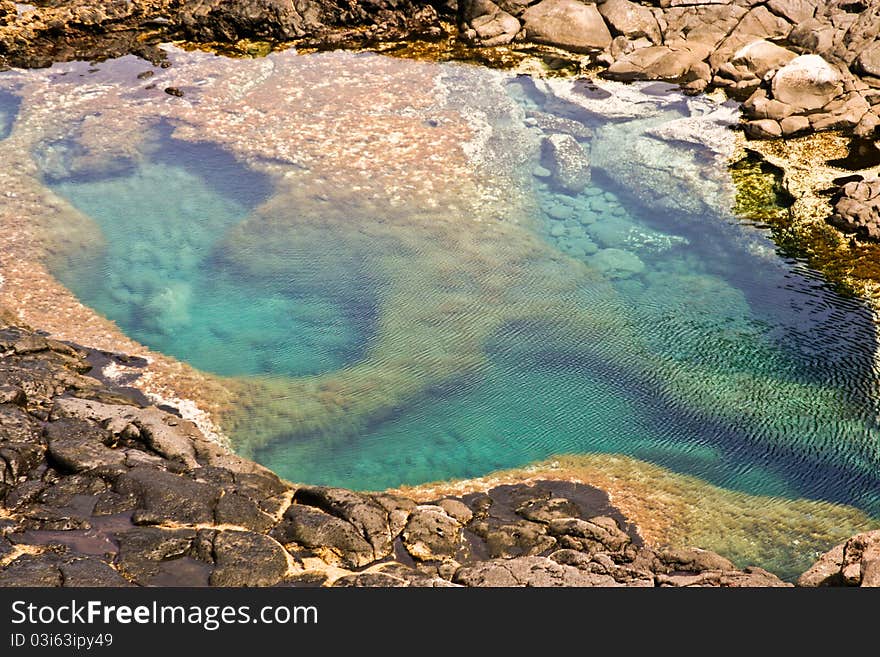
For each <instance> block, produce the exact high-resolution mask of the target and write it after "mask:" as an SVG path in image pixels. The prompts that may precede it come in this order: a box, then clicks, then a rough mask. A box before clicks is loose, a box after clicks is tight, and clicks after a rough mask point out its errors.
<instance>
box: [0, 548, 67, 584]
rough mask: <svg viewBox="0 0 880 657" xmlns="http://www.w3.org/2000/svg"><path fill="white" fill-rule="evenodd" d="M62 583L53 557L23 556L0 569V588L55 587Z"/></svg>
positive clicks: (55, 558)
mask: <svg viewBox="0 0 880 657" xmlns="http://www.w3.org/2000/svg"><path fill="white" fill-rule="evenodd" d="M62 581H63V580H62V575H61V571H60V570H59V569H58V565H57V557H55V556H54V555H49V556H44V555H36V554H23V555H21V556H20V557H18V558H16V559H15V560H14V561H12V562H11V563H10V564H8V565H7V566H5V567H3V568H0V587H16V588H18V587H26V586H36V587H56V586H61V583H62Z"/></svg>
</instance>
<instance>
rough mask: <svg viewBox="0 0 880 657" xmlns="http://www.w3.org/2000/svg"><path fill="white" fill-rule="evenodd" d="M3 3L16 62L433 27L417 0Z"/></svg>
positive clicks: (1, 47) (7, 43)
mask: <svg viewBox="0 0 880 657" xmlns="http://www.w3.org/2000/svg"><path fill="white" fill-rule="evenodd" d="M9 4H12V3H3V4H2V5H0V65H2V64H4V63H5V64H7V65H12V66H24V67H36V66H48V65H50V64H51V63H52V62H53V61H59V60H70V59H95V60H100V59H104V58H107V57H114V56H120V55H124V54H127V53H134V54H137V55H141V56H143V57H146V58H148V59H151V60H154V61H155V60H159V59H162V57H163V55H162V52H161V51H160V50H159V49H158V48H157V47H156V46H157V45H158V44H159V43H161V42H162V41H170V40H175V39H189V40H193V41H197V42H221V43H230V44H231V43H235V42H236V41H238V40H240V39H252V40H259V41H269V42H284V41H290V40H302V41H305V42H308V43H310V44H314V45H335V44H350V45H354V44H362V43H369V42H373V41H376V40H380V39H400V38H404V37H408V36H413V35H426V36H431V35H435V36H436V35H438V34H440V32H441V27H440V21H439V19H440V17H439V15H438V12H437V9H435V7H434V6H433V5H432V4H430V3H422V2H418V1H417V0H371V1H370V2H363V3H351V2H345V1H343V0H183V1H178V0H109V1H108V2H101V3H95V2H89V1H87V0H60V1H55V2H38V3H36V4H37V5H38V6H37V7H35V9H34V10H33V11H28V12H23V13H21V14H16V12H15V8H14V6H13V8H12V10H11V11H10V10H9V8H8V5H9ZM437 5H438V6H440V7H441V8H442V3H440V2H438V3H437Z"/></svg>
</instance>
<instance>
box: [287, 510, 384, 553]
mask: <svg viewBox="0 0 880 657" xmlns="http://www.w3.org/2000/svg"><path fill="white" fill-rule="evenodd" d="M271 536H272V537H273V538H275V539H276V540H278V541H280V542H281V543H284V544H287V543H299V544H301V545H304V546H305V547H307V548H312V549H327V550H329V551H331V552H332V553H333V554H334V555H336V556H337V557H338V558H339V559H340V561H341V562H342V563H343V564H345V565H346V566H348V567H350V568H360V567H362V566H366V565H367V564H369V563H371V562H373V561H375V559H376V556H375V553H374V552H373V546H372V545H370V544H369V543H368V542H367V539H365V538H364V537H363V535H362V534H361V533H360V532H359V531H358V530H357V529H356V528H355V527H354V525H352V524H351V523H349V522H346V521H345V520H341V519H340V518H336V517H334V516H331V515H330V514H328V513H325V512H324V511H321V510H320V509H317V508H315V507H311V506H307V505H305V504H292V505H291V506H290V508H288V509H287V511H285V512H284V521H283V522H282V523H281V524H279V525H278V526H277V527H276V528H275V529H274V530H272V533H271Z"/></svg>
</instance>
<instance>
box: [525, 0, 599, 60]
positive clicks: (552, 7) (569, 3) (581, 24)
mask: <svg viewBox="0 0 880 657" xmlns="http://www.w3.org/2000/svg"><path fill="white" fill-rule="evenodd" d="M521 18H522V21H523V28H524V29H525V36H526V39H528V40H530V41H535V42H536V43H544V44H547V45H551V46H558V47H560V48H565V49H566V50H571V51H573V52H595V51H597V50H604V49H605V48H607V47H608V46H609V45H611V33H610V32H609V31H608V27H607V26H606V25H605V21H604V20H603V19H602V16H601V15H600V14H599V11H598V10H597V9H596V5H593V4H584V3H581V2H578V1H577V0H541V2H539V3H538V4H536V5H533V6H531V7H529V8H528V9H526V10H525V11H524V12H523V14H522V17H521Z"/></svg>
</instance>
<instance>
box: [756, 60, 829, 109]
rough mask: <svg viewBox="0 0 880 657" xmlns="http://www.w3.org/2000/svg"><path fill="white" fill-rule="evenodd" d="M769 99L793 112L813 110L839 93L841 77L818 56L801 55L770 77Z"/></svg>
mask: <svg viewBox="0 0 880 657" xmlns="http://www.w3.org/2000/svg"><path fill="white" fill-rule="evenodd" d="M772 89H773V97H774V98H775V99H776V100H780V101H782V102H783V103H788V104H789V105H791V106H793V107H795V108H796V109H797V110H816V109H819V108H821V107H823V106H824V105H825V104H826V103H828V102H829V101H831V100H832V99H833V98H835V97H836V96H837V95H839V94H840V92H841V91H842V85H841V77H840V73H838V72H837V71H836V70H835V69H834V68H832V67H831V65H830V64H829V63H828V62H826V61H825V60H824V59H822V57H820V56H819V55H801V56H799V57H796V58H795V59H793V60H791V61H790V62H789V63H788V64H786V65H785V66H783V67H782V68H781V69H779V71H777V73H776V75H775V76H773V83H772Z"/></svg>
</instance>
